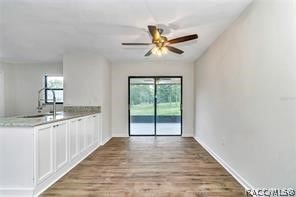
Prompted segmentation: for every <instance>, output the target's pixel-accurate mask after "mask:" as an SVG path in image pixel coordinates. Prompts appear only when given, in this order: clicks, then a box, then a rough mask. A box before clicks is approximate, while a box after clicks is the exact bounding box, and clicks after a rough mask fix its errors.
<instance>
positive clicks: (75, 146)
mask: <svg viewBox="0 0 296 197" xmlns="http://www.w3.org/2000/svg"><path fill="white" fill-rule="evenodd" d="M77 122H78V121H77V120H72V121H70V122H69V135H70V158H71V159H74V158H76V157H77V156H78V155H79V138H78V129H77Z"/></svg>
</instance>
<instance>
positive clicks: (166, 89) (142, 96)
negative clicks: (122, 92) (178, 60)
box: [130, 84, 181, 116]
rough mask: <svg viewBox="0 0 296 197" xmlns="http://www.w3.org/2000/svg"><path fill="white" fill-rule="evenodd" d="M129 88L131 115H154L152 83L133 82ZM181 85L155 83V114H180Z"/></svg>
mask: <svg viewBox="0 0 296 197" xmlns="http://www.w3.org/2000/svg"><path fill="white" fill-rule="evenodd" d="M130 88H131V90H130V93H131V95H130V103H131V115H154V85H149V84H145V85H143V84H136V85H135V84H133V85H131V87H130ZM180 88H181V86H180V85H179V84H176V85H175V84H159V85H157V110H158V111H157V115H163V116H165V115H167V116H168V115H169V116H179V115H180V103H181V89H180Z"/></svg>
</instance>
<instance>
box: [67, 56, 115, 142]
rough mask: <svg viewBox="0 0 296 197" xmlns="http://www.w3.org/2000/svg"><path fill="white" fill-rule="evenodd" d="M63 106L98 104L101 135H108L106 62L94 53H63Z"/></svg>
mask: <svg viewBox="0 0 296 197" xmlns="http://www.w3.org/2000/svg"><path fill="white" fill-rule="evenodd" d="M63 72H64V100H65V101H64V106H101V117H102V131H103V133H102V135H103V136H102V137H103V141H107V140H108V139H109V138H110V137H111V135H112V134H111V129H110V128H111V127H110V124H111V123H110V122H111V120H110V116H111V115H110V114H111V113H110V111H111V101H110V100H111V90H110V83H111V81H110V75H111V70H110V63H109V61H108V60H107V59H106V58H104V57H102V56H101V55H99V54H96V53H88V52H75V53H68V54H65V55H64V57H63Z"/></svg>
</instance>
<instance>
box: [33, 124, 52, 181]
mask: <svg viewBox="0 0 296 197" xmlns="http://www.w3.org/2000/svg"><path fill="white" fill-rule="evenodd" d="M53 150H54V149H53V132H52V127H51V126H48V127H44V128H40V129H37V131H36V180H37V184H38V183H40V182H42V181H43V180H44V179H46V178H47V177H48V176H50V175H51V174H52V173H53V172H54V167H53V155H54V154H53Z"/></svg>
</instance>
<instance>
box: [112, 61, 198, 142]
mask: <svg viewBox="0 0 296 197" xmlns="http://www.w3.org/2000/svg"><path fill="white" fill-rule="evenodd" d="M161 75H162V76H183V136H193V115H194V107H193V105H194V100H193V95H194V94H193V90H194V89H193V63H184V62H183V63H182V62H175V61H174V62H167V61H162V60H161V59H159V61H157V62H144V61H141V62H118V63H113V64H112V134H113V136H121V137H122V136H123V137H125V136H128V76H161Z"/></svg>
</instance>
